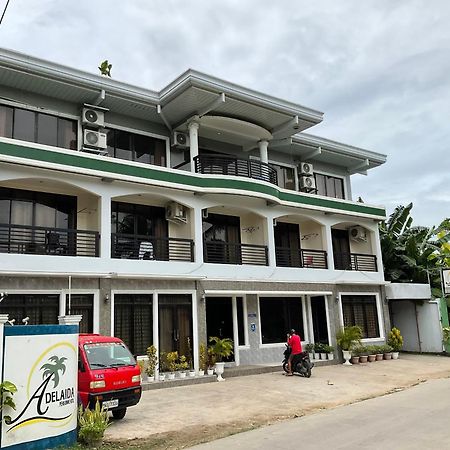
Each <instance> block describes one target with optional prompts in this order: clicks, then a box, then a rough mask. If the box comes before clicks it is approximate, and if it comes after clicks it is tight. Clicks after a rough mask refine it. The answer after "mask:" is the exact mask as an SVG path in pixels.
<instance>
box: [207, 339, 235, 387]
mask: <svg viewBox="0 0 450 450" xmlns="http://www.w3.org/2000/svg"><path fill="white" fill-rule="evenodd" d="M209 342H210V343H211V344H212V346H211V348H212V352H213V354H214V356H215V357H216V365H215V370H216V374H217V381H223V378H222V374H223V371H224V368H225V363H224V362H222V360H223V358H228V357H229V356H231V355H232V354H233V348H234V346H233V341H232V340H231V339H229V338H223V339H220V338H218V337H215V336H213V337H210V338H209Z"/></svg>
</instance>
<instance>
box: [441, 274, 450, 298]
mask: <svg viewBox="0 0 450 450" xmlns="http://www.w3.org/2000/svg"><path fill="white" fill-rule="evenodd" d="M442 284H443V285H444V294H446V295H450V268H448V269H442Z"/></svg>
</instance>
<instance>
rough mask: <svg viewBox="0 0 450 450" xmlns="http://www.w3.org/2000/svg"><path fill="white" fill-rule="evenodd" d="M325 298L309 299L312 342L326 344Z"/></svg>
mask: <svg viewBox="0 0 450 450" xmlns="http://www.w3.org/2000/svg"><path fill="white" fill-rule="evenodd" d="M325 301H326V300H325V297H324V296H323V295H321V296H319V297H311V312H312V322H313V329H314V342H320V343H322V344H328V327H327V312H326V306H325Z"/></svg>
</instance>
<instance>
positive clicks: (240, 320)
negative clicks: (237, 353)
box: [236, 297, 245, 345]
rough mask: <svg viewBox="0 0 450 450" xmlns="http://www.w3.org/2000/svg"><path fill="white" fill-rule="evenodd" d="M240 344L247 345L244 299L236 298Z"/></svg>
mask: <svg viewBox="0 0 450 450" xmlns="http://www.w3.org/2000/svg"><path fill="white" fill-rule="evenodd" d="M236 309H237V325H238V345H245V322H244V299H243V298H242V297H237V298H236Z"/></svg>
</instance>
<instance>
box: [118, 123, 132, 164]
mask: <svg viewBox="0 0 450 450" xmlns="http://www.w3.org/2000/svg"><path fill="white" fill-rule="evenodd" d="M115 135H116V139H115V147H116V153H115V157H116V158H120V159H127V160H130V161H132V160H133V154H132V153H131V143H130V133H127V132H126V131H119V130H116V132H115Z"/></svg>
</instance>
